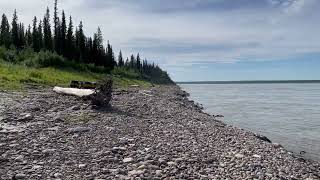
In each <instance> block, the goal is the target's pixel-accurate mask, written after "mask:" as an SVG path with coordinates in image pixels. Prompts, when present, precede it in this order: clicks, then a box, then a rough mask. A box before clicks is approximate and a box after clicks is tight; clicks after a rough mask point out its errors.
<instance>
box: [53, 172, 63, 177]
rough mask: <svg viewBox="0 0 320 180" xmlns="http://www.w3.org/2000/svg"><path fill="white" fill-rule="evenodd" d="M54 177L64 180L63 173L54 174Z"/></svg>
mask: <svg viewBox="0 0 320 180" xmlns="http://www.w3.org/2000/svg"><path fill="white" fill-rule="evenodd" d="M53 177H55V178H62V174H61V173H54V175H53Z"/></svg>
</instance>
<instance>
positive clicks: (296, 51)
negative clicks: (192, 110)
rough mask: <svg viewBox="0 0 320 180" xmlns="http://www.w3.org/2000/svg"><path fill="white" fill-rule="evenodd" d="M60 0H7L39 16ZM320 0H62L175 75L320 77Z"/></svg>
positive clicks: (25, 16) (0, 6)
mask: <svg viewBox="0 0 320 180" xmlns="http://www.w3.org/2000/svg"><path fill="white" fill-rule="evenodd" d="M47 6H49V8H51V9H52V7H53V0H28V1H26V0H10V1H7V0H0V13H5V14H7V15H8V16H9V17H10V18H11V17H12V13H13V11H14V9H17V11H18V16H19V20H21V21H22V22H24V23H25V24H31V22H32V19H33V17H34V16H35V15H36V16H37V17H41V18H42V17H43V15H44V12H45V9H46V7H47ZM319 8H320V1H319V0H59V10H60V11H61V10H62V9H63V10H64V11H65V12H66V14H67V15H70V14H71V15H72V17H73V19H74V22H75V23H76V24H78V23H79V22H80V21H81V20H82V21H83V22H84V29H85V34H86V35H87V36H89V35H92V34H93V33H94V32H95V31H96V30H97V27H98V26H99V27H101V29H102V31H103V35H104V40H105V42H107V40H110V43H111V44H112V45H113V48H114V50H115V51H116V54H118V52H119V51H120V49H121V50H122V52H123V54H124V55H126V56H129V55H130V54H132V53H134V54H137V53H138V52H139V53H140V54H141V56H142V57H144V58H147V59H148V60H150V61H154V62H155V63H156V64H159V65H160V66H161V67H162V68H163V69H164V70H166V71H167V72H168V73H169V75H170V76H171V78H172V79H173V80H175V81H210V80H213V81H220V80H221V81H222V80H223V81H224V80H293V79H298V80H307V79H312V80H315V79H320V71H319V70H318V69H319V68H320V35H319V34H320V20H319V19H320V11H319Z"/></svg>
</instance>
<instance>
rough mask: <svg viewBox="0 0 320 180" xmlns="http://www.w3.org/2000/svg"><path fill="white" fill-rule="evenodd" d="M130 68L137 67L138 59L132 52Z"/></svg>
mask: <svg viewBox="0 0 320 180" xmlns="http://www.w3.org/2000/svg"><path fill="white" fill-rule="evenodd" d="M130 68H132V69H135V68H136V60H135V58H134V55H133V54H132V55H131V57H130Z"/></svg>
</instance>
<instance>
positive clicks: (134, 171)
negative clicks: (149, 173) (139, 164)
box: [128, 170, 144, 176]
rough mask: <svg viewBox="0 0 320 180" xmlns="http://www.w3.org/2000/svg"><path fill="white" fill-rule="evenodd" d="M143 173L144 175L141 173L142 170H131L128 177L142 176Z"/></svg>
mask: <svg viewBox="0 0 320 180" xmlns="http://www.w3.org/2000/svg"><path fill="white" fill-rule="evenodd" d="M143 173H144V171H142V170H132V171H129V172H128V175H130V176H134V175H140V174H143Z"/></svg>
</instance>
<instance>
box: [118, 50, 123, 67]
mask: <svg viewBox="0 0 320 180" xmlns="http://www.w3.org/2000/svg"><path fill="white" fill-rule="evenodd" d="M118 66H119V67H123V66H124V61H123V57H122V52H121V50H120V52H119V56H118Z"/></svg>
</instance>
